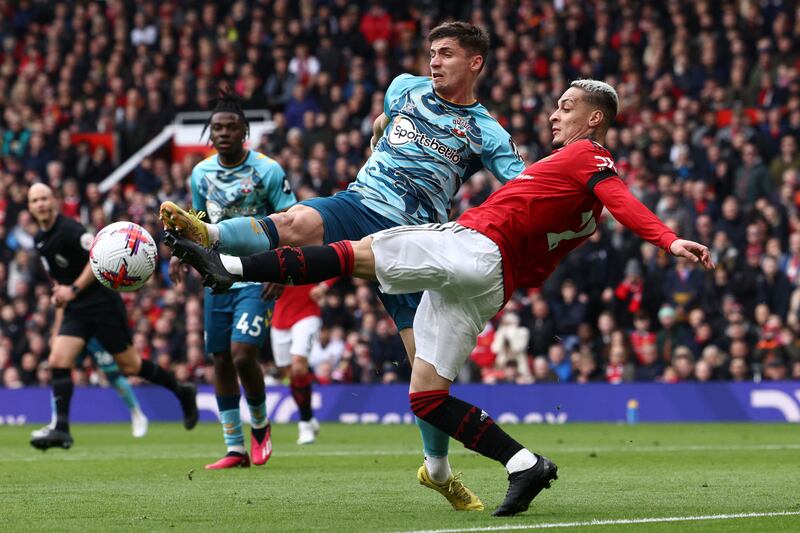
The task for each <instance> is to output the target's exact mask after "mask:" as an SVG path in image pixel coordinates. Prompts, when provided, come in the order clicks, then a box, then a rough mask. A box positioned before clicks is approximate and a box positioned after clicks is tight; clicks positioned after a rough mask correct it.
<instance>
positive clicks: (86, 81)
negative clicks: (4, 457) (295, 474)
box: [0, 0, 800, 383]
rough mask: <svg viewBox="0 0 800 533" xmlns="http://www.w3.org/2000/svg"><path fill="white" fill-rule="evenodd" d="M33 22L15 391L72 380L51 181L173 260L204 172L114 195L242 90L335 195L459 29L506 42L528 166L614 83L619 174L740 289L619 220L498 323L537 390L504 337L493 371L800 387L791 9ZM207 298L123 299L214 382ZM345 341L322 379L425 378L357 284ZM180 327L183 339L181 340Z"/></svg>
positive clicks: (115, 11)
mask: <svg viewBox="0 0 800 533" xmlns="http://www.w3.org/2000/svg"><path fill="white" fill-rule="evenodd" d="M784 4H785V3H784ZM28 6H29V7H28V8H27V9H18V7H19V6H17V5H16V4H15V3H14V2H11V3H9V5H8V6H7V9H6V10H5V11H4V12H3V16H4V17H5V19H7V20H9V21H12V22H13V24H11V26H10V27H11V29H12V30H13V31H11V32H6V35H5V38H4V40H3V47H2V51H3V52H4V54H3V59H2V68H0V99H1V100H2V102H3V113H2V120H0V139H1V140H2V146H1V147H0V156H1V157H0V368H2V369H3V373H4V376H3V378H4V381H5V374H6V369H7V368H14V369H16V374H17V375H19V376H21V379H22V381H24V382H26V383H27V382H29V381H30V379H31V375H32V374H31V372H33V370H34V368H35V375H36V376H37V379H39V380H40V381H46V380H47V379H49V378H48V370H47V366H46V363H43V362H42V360H41V357H40V355H39V354H38V353H37V352H36V351H35V350H33V349H32V345H34V344H38V343H39V341H38V340H36V339H37V338H39V337H41V338H44V339H47V338H49V335H50V332H49V331H48V328H49V324H50V323H51V322H52V316H51V315H50V314H49V313H50V312H49V311H48V310H47V306H46V305H45V306H43V307H42V306H40V305H39V301H40V300H41V299H45V300H46V299H47V298H48V296H49V288H48V282H47V279H46V276H45V275H44V273H43V271H42V269H41V268H40V267H39V264H38V259H37V258H36V257H35V251H34V250H33V239H32V237H33V235H34V233H35V231H36V228H35V227H34V226H33V225H32V223H31V220H30V217H29V216H28V214H27V212H26V211H25V195H26V192H27V187H28V185H29V184H30V183H32V182H35V181H45V182H47V183H49V184H50V185H51V186H52V187H53V188H54V189H55V190H57V191H58V192H59V194H60V199H61V206H62V211H63V212H65V213H66V214H69V215H70V216H75V217H76V218H78V219H79V220H80V221H81V222H82V223H83V224H85V225H87V226H89V227H90V228H91V229H92V231H95V230H96V229H98V228H99V227H101V226H104V225H106V224H108V223H110V222H113V221H117V220H134V221H139V222H142V223H143V224H145V225H146V226H148V228H149V229H151V230H152V232H153V233H154V236H155V237H156V238H157V239H159V240H160V239H161V236H160V235H159V225H158V222H157V220H156V213H155V208H156V206H157V204H158V202H160V201H163V200H165V199H170V200H172V201H175V202H178V203H180V204H184V205H189V204H191V197H190V196H189V194H188V189H187V187H186V181H187V179H188V176H189V173H190V171H191V168H192V166H193V165H194V164H195V163H196V162H197V156H190V157H188V158H186V159H185V160H183V159H182V160H173V159H172V157H171V151H170V150H169V149H162V150H159V151H157V152H156V153H154V154H152V155H151V156H149V157H148V158H145V159H144V160H142V161H141V162H140V163H139V165H138V166H137V167H136V168H135V169H134V171H133V172H132V173H131V175H130V176H128V177H126V179H125V180H124V181H122V182H121V183H119V184H117V185H115V186H113V187H112V188H111V190H109V191H107V192H105V193H100V191H99V188H98V187H97V183H99V182H100V181H101V180H103V179H104V178H105V177H107V176H108V175H109V174H110V173H111V172H112V171H113V170H114V168H116V165H117V164H118V163H121V162H123V161H125V160H126V159H127V158H128V157H129V156H130V155H131V154H133V153H134V152H135V151H136V150H138V149H139V148H140V147H141V146H143V145H144V144H145V143H147V142H148V141H149V140H150V139H151V138H152V136H153V135H155V134H157V133H158V132H159V131H161V130H162V128H163V126H164V124H167V123H169V122H170V121H172V120H173V118H174V117H175V114H176V113H177V112H183V111H208V110H209V109H210V108H211V105H212V99H213V97H214V95H215V94H216V89H217V87H218V85H219V84H220V83H225V84H229V85H230V86H232V87H234V88H235V90H236V91H237V92H238V93H239V94H241V95H242V97H243V99H244V100H245V102H246V104H247V106H248V107H249V108H251V109H259V108H262V107H264V106H265V107H266V108H267V109H268V110H269V111H270V112H271V117H272V124H271V126H272V127H274V129H272V128H268V130H267V131H268V132H269V133H265V134H263V135H259V138H252V139H250V143H251V146H253V148H255V147H256V146H258V147H259V149H261V150H265V151H266V152H267V153H268V155H269V156H270V157H273V158H275V159H276V160H277V161H278V162H279V163H281V165H282V166H283V167H284V169H285V170H286V173H287V178H288V179H289V181H290V184H291V186H292V187H293V188H294V189H295V191H296V192H297V194H298V196H299V197H302V198H309V197H313V196H316V195H326V194H330V193H335V192H336V191H338V190H341V189H344V188H346V187H347V186H348V184H349V183H350V182H351V181H352V180H353V179H354V178H355V175H356V173H357V172H358V170H359V168H360V166H361V165H362V164H363V163H364V161H365V159H366V157H367V155H368V146H367V145H368V140H369V137H370V135H371V127H372V122H373V121H374V119H375V117H376V116H377V115H378V114H379V113H381V112H382V111H383V105H384V101H383V96H384V92H385V91H386V89H387V87H388V85H389V83H390V82H391V80H392V79H393V78H394V77H395V76H397V75H398V74H400V73H403V72H410V73H412V74H417V75H428V74H429V71H428V65H427V55H428V54H427V52H428V51H427V41H426V33H427V31H428V30H429V29H430V28H432V27H433V26H434V25H436V24H437V23H438V22H440V21H442V20H444V19H463V20H472V21H473V22H475V23H479V24H481V25H483V26H485V27H487V29H489V31H490V32H491V33H492V43H493V45H492V46H493V48H492V51H491V53H490V57H489V61H488V63H487V66H486V68H485V69H484V70H483V72H482V82H481V84H480V86H479V89H478V94H476V97H477V98H478V99H479V100H480V101H481V103H483V104H484V105H486V106H487V108H488V109H489V112H490V113H492V114H493V115H494V116H496V117H497V119H498V120H499V121H500V122H501V123H502V124H504V125H505V126H506V127H507V128H508V129H509V131H510V132H511V134H512V136H513V137H514V142H515V144H516V146H517V147H518V149H519V151H520V154H522V155H523V157H525V158H526V160H528V161H533V160H536V159H539V158H541V157H545V156H546V155H548V154H549V153H550V150H551V149H552V146H551V142H550V141H551V139H550V128H549V123H548V116H549V113H550V112H551V110H552V108H553V106H554V103H555V100H556V99H557V98H558V96H560V94H561V93H562V92H563V90H564V88H565V87H566V86H567V85H568V83H569V81H571V80H572V79H575V78H577V77H597V78H600V79H604V80H606V81H608V82H610V83H611V84H612V85H614V86H615V87H616V88H617V90H618V92H619V96H620V101H621V109H620V114H619V116H618V117H617V120H616V121H615V124H614V125H613V127H612V128H611V130H610V131H609V133H608V136H607V144H608V148H609V149H610V150H611V152H612V153H613V155H614V157H615V161H616V164H617V167H618V170H619V174H620V176H621V177H622V178H623V179H624V180H625V182H626V183H627V184H628V186H629V187H631V189H632V191H633V192H634V194H636V195H637V197H639V198H641V199H642V201H643V202H645V203H646V204H647V205H648V206H649V207H651V208H652V209H653V210H655V211H656V212H658V213H659V214H660V215H662V216H664V217H666V218H667V219H668V223H669V224H670V225H671V226H673V227H674V228H676V229H679V230H680V231H682V232H687V236H690V237H694V238H696V239H698V240H700V241H702V242H704V243H706V244H709V245H711V247H712V255H713V258H714V261H716V262H717V264H718V265H719V266H718V268H717V270H716V271H715V272H713V273H709V274H704V273H702V272H700V271H699V270H697V269H693V268H692V267H691V265H689V264H687V263H686V262H685V261H681V260H675V259H674V258H672V257H670V255H669V254H667V253H664V252H663V251H659V250H657V249H655V248H654V247H653V246H651V245H649V244H644V245H640V243H639V241H638V239H636V238H635V237H634V236H632V235H631V234H630V232H628V231H627V230H625V229H624V228H621V227H620V226H619V224H616V223H615V221H614V220H613V219H612V218H611V217H607V216H604V217H600V218H599V219H598V221H597V231H596V232H595V234H594V235H592V237H591V238H590V239H589V240H588V241H587V242H586V243H584V245H582V246H581V247H580V248H579V249H577V250H576V251H575V252H574V253H573V254H571V255H570V256H569V257H568V258H567V260H566V261H565V262H564V264H563V265H562V266H561V267H559V270H558V271H557V273H556V274H554V276H553V279H552V280H550V281H549V282H548V283H547V284H546V285H545V287H543V288H542V290H541V291H530V292H528V291H524V290H521V291H519V292H518V293H517V294H515V295H513V297H512V299H511V301H510V302H509V304H508V308H507V309H506V310H505V311H504V312H503V313H499V314H498V317H502V316H504V315H505V316H509V317H510V316H511V315H512V314H513V313H516V314H518V316H519V317H520V330H519V331H522V330H523V329H527V331H528V332H529V339H528V341H527V347H526V348H523V349H522V350H520V349H518V346H516V345H515V346H514V348H515V349H514V350H511V351H509V352H508V354H507V357H509V358H510V359H509V360H511V361H516V368H514V364H513V363H512V364H504V363H502V361H501V362H500V363H499V364H498V366H494V365H495V361H494V354H492V353H491V350H489V348H490V347H491V345H492V343H493V342H494V341H493V338H494V337H493V336H494V335H495V331H496V329H497V328H498V327H499V326H500V324H499V323H498V321H499V320H502V319H501V318H498V319H496V320H495V321H494V322H493V324H491V326H490V327H488V328H487V333H486V336H485V337H482V339H481V340H479V343H483V345H482V350H483V351H481V349H480V348H481V347H480V346H479V349H477V350H476V352H475V353H474V354H473V356H474V357H473V361H475V363H476V367H477V368H478V369H484V370H485V369H489V368H490V369H491V371H490V373H491V374H492V376H494V377H493V379H495V380H497V381H503V380H506V381H509V380H511V381H515V382H516V381H519V380H520V377H521V376H524V375H525V373H526V371H527V370H528V364H527V361H529V358H530V359H532V361H533V364H532V377H533V379H534V380H535V381H537V382H542V381H550V380H551V379H552V378H553V376H554V374H553V373H552V371H551V370H550V369H549V364H548V361H547V359H548V358H550V359H551V361H550V363H553V361H552V360H553V359H557V360H558V362H557V363H555V364H554V369H555V368H557V369H558V372H559V373H560V374H561V375H560V376H559V379H560V380H561V381H566V380H568V379H571V376H572V372H573V368H572V367H573V361H572V360H573V354H574V363H575V365H574V366H575V368H574V372H575V375H576V376H578V377H577V378H576V379H580V380H585V379H586V378H585V376H595V377H596V371H599V373H600V375H601V376H604V379H606V380H607V381H609V382H612V383H618V382H620V381H627V380H629V379H634V378H635V379H642V380H645V381H654V380H658V379H662V376H663V379H665V380H670V379H672V380H675V379H695V378H696V379H697V380H698V381H706V380H708V379H710V380H723V379H735V380H752V379H760V378H761V377H762V376H763V378H764V379H774V378H775V377H778V376H780V375H785V377H786V379H798V376H799V375H800V370H798V369H797V368H798V367H800V363H798V361H800V341H798V339H799V338H800V289H799V288H798V286H797V285H798V273H800V232H799V231H798V228H800V150H798V138H799V137H800V74H799V72H800V67H798V65H797V53H796V48H797V42H798V39H800V14H799V13H798V12H797V10H794V9H793V8H792V7H791V5H789V6H788V7H787V5H783V4H781V3H780V2H777V3H775V2H772V3H770V2H761V3H759V2H750V3H748V4H747V6H746V8H745V7H742V5H740V3H736V2H732V1H729V0H724V1H723V2H721V3H719V5H717V4H714V6H713V7H714V9H716V10H714V9H712V12H713V13H711V12H708V11H707V9H706V8H705V7H704V6H706V4H704V3H700V4H693V3H669V4H665V5H655V4H653V5H651V4H648V3H637V2H632V3H631V2H627V3H626V2H618V1H611V2H607V3H593V2H585V1H583V0H579V1H578V2H576V3H568V4H566V6H567V7H564V6H562V5H561V3H558V2H556V3H553V2H533V3H531V2H520V1H517V0H514V1H510V2H494V3H492V2H478V3H461V4H458V3H447V2H422V3H418V4H414V6H413V9H412V8H410V7H409V6H407V5H399V4H396V3H386V2H373V1H370V2H362V3H353V4H346V3H342V2H318V1H309V2H303V3H302V5H301V6H299V7H298V6H295V5H294V4H292V3H288V4H287V3H285V2H266V3H263V4H252V5H251V4H248V3H245V2H237V3H234V5H233V6H231V7H230V8H229V9H228V8H226V7H224V6H223V5H222V4H219V5H218V4H217V3H215V2H211V1H209V0H201V1H200V2H188V3H180V2H179V3H168V5H167V6H162V7H163V9H160V10H156V11H154V10H153V9H152V6H149V5H147V4H143V5H140V4H136V3H130V2H129V3H124V2H123V3H109V4H108V6H105V4H104V5H103V6H105V7H103V6H101V7H98V6H100V4H97V3H92V2H89V3H81V2H78V3H64V2H55V3H53V4H52V5H49V4H47V5H46V3H41V2H38V3H36V2H33V3H30V2H29V3H28ZM106 8H107V9H106ZM695 52H697V53H695ZM76 133H101V134H111V135H112V136H114V137H115V138H116V139H117V142H116V144H115V145H113V148H112V149H111V151H109V149H107V148H106V147H105V146H104V145H102V144H95V143H94V142H93V141H92V142H90V141H88V140H84V141H82V142H79V143H77V144H75V143H74V142H73V137H74V134H76ZM80 138H82V139H88V138H91V137H86V136H81V137H80ZM498 186H499V184H498V183H497V182H496V180H494V179H493V177H492V176H491V173H490V172H488V171H485V170H482V171H480V172H477V173H476V174H475V175H473V176H472V178H471V179H470V180H468V181H466V182H465V183H464V184H461V185H460V190H459V191H458V193H457V194H458V196H457V198H456V199H455V201H454V202H453V205H452V211H451V215H452V216H453V217H456V216H458V215H459V214H460V213H461V212H462V211H463V210H465V209H468V208H469V207H471V206H474V205H476V204H478V203H480V202H481V201H483V200H484V199H485V198H486V197H488V195H489V194H491V192H492V191H493V190H495V189H496V188H497V187H498ZM165 257H166V256H165V255H162V259H163V258H165ZM198 289H199V280H198V279H197V277H196V276H193V275H192V276H190V279H189V283H188V284H187V285H186V286H174V285H172V284H171V283H170V282H169V280H168V279H167V276H166V269H165V268H159V269H157V272H156V274H155V275H154V276H153V278H152V281H151V282H149V284H148V285H147V286H146V287H145V288H144V289H143V290H142V291H140V292H138V293H136V294H133V295H129V296H127V297H126V298H127V300H126V301H127V303H128V305H129V306H130V310H131V311H130V316H131V321H132V328H133V329H134V330H135V334H134V338H135V339H136V343H137V347H139V348H140V349H141V351H142V353H144V354H146V355H147V356H150V357H153V358H154V359H158V360H159V362H160V363H161V364H164V365H172V366H174V367H175V369H176V370H178V371H180V372H181V373H185V374H186V375H189V376H193V377H194V378H195V379H197V380H198V381H201V382H203V381H204V382H209V381H210V380H211V379H213V373H212V372H211V369H210V367H209V366H208V365H204V364H203V359H202V357H200V355H201V354H202V336H203V332H202V327H201V326H200V325H199V324H200V323H201V318H200V316H201V315H200V313H201V312H202V311H201V307H202V305H201V300H200V298H201V297H202V296H201V293H200V292H199V291H198ZM40 307H41V309H40ZM162 317H166V318H162ZM323 317H324V321H325V324H326V326H327V327H328V328H329V329H328V331H327V332H326V335H328V339H327V340H326V341H325V343H324V346H323V345H322V344H320V345H319V346H318V347H317V348H318V354H320V362H319V364H318V367H319V369H318V374H319V377H320V380H321V381H324V382H363V383H375V382H381V381H386V382H391V381H393V380H394V379H399V380H401V381H402V380H405V379H407V371H408V366H407V362H406V357H405V352H404V349H403V347H402V344H401V342H400V340H399V337H398V334H397V332H396V331H395V330H394V328H393V327H392V326H391V324H390V323H389V322H388V321H387V320H386V315H385V313H384V311H383V309H382V308H381V306H380V304H379V303H378V301H377V298H376V297H375V289H374V288H372V287H371V286H370V285H368V284H362V283H361V282H358V281H356V282H350V281H349V280H342V281H341V282H339V283H337V287H336V288H335V290H333V291H331V294H329V295H328V296H327V297H326V300H325V302H324V305H323ZM647 317H650V319H648V318H647ZM656 317H658V319H657V320H656ZM509 319H510V318H509ZM166 321H170V322H171V323H172V324H174V328H173V329H172V330H171V331H169V332H167V331H166V329H169V328H165V326H164V324H165V322H166ZM520 338H521V337H520ZM345 339H347V341H346V342H345ZM506 344H507V345H508V346H509V347H510V344H509V343H506ZM345 345H346V347H345ZM679 346H685V347H686V348H687V349H688V350H689V352H690V353H691V355H692V358H693V359H696V363H694V371H693V374H692V376H693V377H692V376H688V374H686V367H687V366H688V365H686V364H685V363H686V361H685V358H684V357H683V356H681V357H680V358H678V359H679V360H675V358H674V357H673V356H672V355H673V351H677V348H678V347H679ZM326 350H329V351H330V352H332V354H333V358H331V357H329V356H328V355H325V354H326V353H327V352H326ZM681 353H683V350H681ZM29 354H32V356H33V358H37V364H36V365H35V367H33V366H32V364H33V359H32V357H31V355H29ZM567 354H569V357H567ZM586 354H593V356H594V357H593V359H594V363H595V365H596V367H595V369H594V370H590V367H591V365H590V363H589V361H588V359H587V358H586V357H585V356H586ZM263 355H264V357H263V359H264V361H265V363H266V362H267V361H268V360H269V353H268V351H267V352H265V353H264V354H263ZM584 359H586V360H584ZM523 361H525V362H524V363H523ZM776 361H782V363H781V366H782V367H783V370H782V369H781V368H780V367H779V365H778V364H777V362H776ZM395 363H396V364H395ZM781 372H783V374H781ZM475 373H476V374H477V371H476V372H475ZM506 373H507V374H506ZM468 374H469V373H467V374H466V375H468ZM9 376H10V378H9V379H11V378H14V372H11V373H9ZM17 381H18V380H17V379H11V382H13V383H16V382H17Z"/></svg>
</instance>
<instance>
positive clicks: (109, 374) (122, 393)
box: [56, 310, 148, 438]
mask: <svg viewBox="0 0 800 533" xmlns="http://www.w3.org/2000/svg"><path fill="white" fill-rule="evenodd" d="M59 311H60V310H56V313H58V312H59ZM86 351H87V352H89V354H91V356H92V357H93V358H94V360H95V363H97V367H98V368H99V369H100V371H101V372H102V373H103V374H105V376H106V379H107V380H108V382H109V383H110V384H111V386H112V387H114V390H115V391H117V396H119V397H120V399H121V400H122V403H124V404H125V407H127V408H128V412H129V413H130V414H131V430H132V433H133V436H134V437H135V438H141V437H144V436H145V435H147V426H148V420H147V417H146V416H145V414H144V413H143V412H142V408H141V407H140V406H139V399H138V398H137V397H136V393H135V392H133V387H131V384H130V383H129V382H128V378H126V377H125V376H124V375H123V374H122V372H121V371H120V369H119V366H117V363H115V362H114V356H113V355H111V354H110V353H108V350H106V349H105V348H103V345H102V344H100V341H98V340H97V339H95V338H92V339H91V340H90V341H89V342H88V344H87V345H86Z"/></svg>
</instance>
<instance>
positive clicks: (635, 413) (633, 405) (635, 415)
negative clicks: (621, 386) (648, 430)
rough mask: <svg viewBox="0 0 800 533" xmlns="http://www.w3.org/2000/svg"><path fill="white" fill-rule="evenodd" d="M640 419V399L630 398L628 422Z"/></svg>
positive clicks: (632, 422) (631, 422)
mask: <svg viewBox="0 0 800 533" xmlns="http://www.w3.org/2000/svg"><path fill="white" fill-rule="evenodd" d="M638 421H639V400H637V399H635V398H631V399H630V400H628V424H635V423H636V422H638Z"/></svg>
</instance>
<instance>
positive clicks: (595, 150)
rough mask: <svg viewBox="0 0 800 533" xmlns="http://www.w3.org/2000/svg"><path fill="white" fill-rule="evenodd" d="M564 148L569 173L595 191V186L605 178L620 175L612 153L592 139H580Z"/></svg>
mask: <svg viewBox="0 0 800 533" xmlns="http://www.w3.org/2000/svg"><path fill="white" fill-rule="evenodd" d="M564 150H570V152H568V153H565V155H566V156H567V162H566V163H565V165H568V170H567V174H568V175H570V176H571V177H572V178H573V179H575V180H577V181H578V183H579V184H580V185H581V186H583V187H586V188H587V189H589V192H594V188H595V187H596V186H597V184H598V183H600V182H601V181H603V180H606V179H609V178H614V177H618V174H617V166H616V163H615V162H614V158H613V157H612V156H611V153H610V152H609V151H608V150H606V149H605V148H603V147H602V146H600V145H598V144H595V143H594V142H592V141H588V140H586V141H579V142H577V143H575V145H573V146H569V147H568V148H565V149H564Z"/></svg>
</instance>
